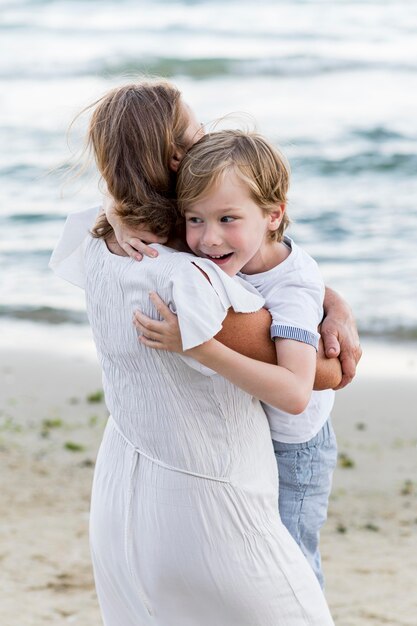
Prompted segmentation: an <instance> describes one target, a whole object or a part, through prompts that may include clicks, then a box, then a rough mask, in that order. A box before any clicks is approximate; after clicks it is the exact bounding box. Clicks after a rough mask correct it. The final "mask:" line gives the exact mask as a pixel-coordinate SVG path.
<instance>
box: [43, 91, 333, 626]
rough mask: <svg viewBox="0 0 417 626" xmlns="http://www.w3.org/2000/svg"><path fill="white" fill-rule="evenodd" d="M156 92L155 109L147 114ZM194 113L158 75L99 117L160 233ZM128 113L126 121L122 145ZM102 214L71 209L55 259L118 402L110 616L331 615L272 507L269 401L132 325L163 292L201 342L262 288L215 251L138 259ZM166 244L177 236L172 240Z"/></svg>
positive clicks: (107, 575)
mask: <svg viewBox="0 0 417 626" xmlns="http://www.w3.org/2000/svg"><path fill="white" fill-rule="evenodd" d="M145 92H146V95H144V94H145ZM133 100H134V101H135V102H136V103H137V106H136V107H135V106H132V101H133ZM128 103H130V104H129V106H127V105H128ZM145 103H146V107H145V108H147V110H149V109H150V108H151V105H152V114H151V116H150V117H151V118H152V123H150V124H148V125H147V124H144V119H143V115H142V114H143V108H144V106H145ZM127 110H129V111H130V112H131V113H132V118H131V119H130V120H129V119H126V111H127ZM121 112H123V115H122V116H120V113H121ZM187 114H188V110H187V109H186V107H185V106H184V105H183V104H182V101H181V99H180V96H179V94H178V92H177V91H176V90H175V89H173V88H172V87H171V86H169V85H164V84H157V85H151V86H146V85H139V86H131V87H130V88H122V89H120V90H115V91H113V92H112V93H110V94H109V95H108V96H105V97H104V98H103V99H102V101H101V102H99V103H98V105H97V107H96V109H95V112H94V115H93V118H92V123H91V127H90V141H91V143H92V146H93V149H94V152H95V156H96V160H97V163H98V166H99V169H100V171H101V173H102V175H103V177H104V179H105V181H106V183H107V185H108V189H109V191H110V193H111V195H112V196H113V197H114V198H115V201H116V207H117V211H118V212H119V213H120V214H121V215H123V216H124V219H125V220H126V221H129V222H130V223H131V224H132V223H136V224H138V223H139V224H142V225H143V224H146V225H147V226H148V227H149V226H151V230H152V233H153V234H152V238H154V237H155V235H156V237H162V238H165V237H166V236H167V235H170V234H171V233H172V230H173V227H175V224H176V213H175V203H174V200H173V196H172V190H173V186H172V177H171V175H170V174H169V169H168V167H171V169H172V170H175V166H176V163H177V162H179V160H180V158H181V154H182V153H183V152H184V151H185V150H186V149H187V147H188V146H187V141H188V142H189V141H190V137H191V142H192V137H193V136H194V135H193V133H192V131H190V133H189V134H188V135H187V132H188V131H189V130H190V126H191V120H190V116H189V115H187ZM123 121H124V122H125V123H126V124H127V128H128V129H129V132H127V133H124V134H123V136H124V141H123V142H121V141H120V136H121V135H120V124H122V123H123ZM141 133H142V136H145V135H146V141H145V142H144V143H143V145H142V146H141V151H140V152H138V137H140V136H141ZM194 134H195V133H194ZM158 137H159V140H158ZM161 137H164V141H161ZM144 148H146V150H144ZM138 154H140V155H141V164H140V165H137V162H138V158H137V156H138ZM141 168H142V169H141ZM164 169H165V174H164ZM144 170H147V171H148V174H149V175H148V178H147V180H145V178H144V177H143V171H144ZM162 200H163V201H162ZM161 216H162V217H161ZM95 218H96V212H95V211H90V212H85V213H84V214H78V215H74V216H71V217H70V218H69V220H68V222H67V225H66V228H65V230H64V234H63V237H62V239H61V242H60V243H59V244H58V246H57V249H56V251H55V253H54V256H53V259H52V262H51V264H52V266H53V267H54V268H55V270H56V271H57V273H58V274H60V275H61V276H62V277H64V278H66V279H69V280H71V281H72V282H75V283H76V284H78V285H80V286H84V287H85V290H86V297H87V309H88V314H89V319H90V323H91V325H92V328H93V333H94V337H95V341H96V346H97V350H98V355H99V359H100V362H101V366H102V369H103V386H104V390H105V395H106V402H107V405H108V408H109V410H110V412H111V414H112V417H111V418H110V419H109V422H108V425H107V428H106V432H105V434H104V438H103V442H102V444H101V447H100V452H99V455H98V459H97V464H96V471H95V477H94V485H93V495H92V506H91V549H92V556H93V565H94V573H95V578H96V586H97V592H98V597H99V601H100V605H101V609H102V614H103V619H104V623H105V624H106V626H113V625H114V626H116V625H117V626H120V625H123V626H137V625H138V624H144V625H145V624H158V626H187V625H190V626H191V625H196V626H197V625H198V626H206V625H207V626H209V625H210V626H212V624H222V625H223V626H232V625H236V626H237V625H239V626H245V625H247V626H257V625H259V626H261V625H262V626H268V625H271V626H272V625H274V626H275V625H276V624H280V625H282V626H290V625H291V626H301V625H302V624H310V625H312V624H313V625H315V624H317V626H319V625H320V626H326V625H327V624H332V620H331V617H330V614H329V612H328V609H327V606H326V603H325V600H324V598H323V596H322V593H321V590H320V588H319V585H318V583H317V581H316V579H315V577H314V574H313V573H312V571H311V570H310V568H309V566H308V565H307V563H306V561H305V559H304V557H303V556H302V554H301V552H300V551H299V549H298V548H297V546H296V545H295V543H294V542H293V541H292V539H291V538H290V536H289V534H288V533H287V531H286V529H285V528H284V527H283V525H282V524H281V522H280V520H279V518H278V515H277V510H276V490H277V475H276V465H275V461H274V457H273V451H272V444H271V439H270V434H269V428H268V424H267V421H266V418H265V415H264V414H263V412H262V410H261V407H260V404H259V402H258V401H256V400H254V399H253V398H251V397H250V396H249V395H248V394H246V393H244V392H243V391H241V390H239V389H238V388H236V387H234V386H233V385H231V384H230V383H228V381H226V380H225V379H223V378H221V377H219V376H213V375H212V374H213V372H210V371H209V370H205V369H204V368H202V367H201V366H199V365H198V364H196V363H194V362H192V361H191V360H189V359H186V358H184V357H179V356H178V355H175V354H171V353H159V352H155V351H151V350H148V349H147V348H146V347H145V346H143V345H142V344H140V343H139V342H138V341H137V338H136V334H135V331H134V329H133V327H132V325H131V316H132V313H133V311H134V310H135V309H137V308H140V309H141V310H143V311H144V312H145V313H147V314H148V315H150V316H152V315H154V311H153V310H152V306H151V303H150V301H149V297H148V294H149V291H150V290H155V291H157V292H158V293H159V295H160V296H161V297H162V298H163V299H164V300H165V301H166V302H170V303H171V307H172V308H173V309H174V310H175V311H176V313H177V315H178V319H179V321H180V325H181V327H182V329H183V333H182V340H183V343H184V347H185V348H191V347H193V346H195V345H199V344H200V343H202V342H204V341H206V340H208V339H209V338H211V337H213V336H214V335H215V334H216V333H217V332H218V331H219V329H220V328H221V325H222V322H223V321H224V318H225V316H226V313H227V311H228V309H229V308H230V307H232V308H233V309H234V311H236V312H237V314H238V313H239V312H240V313H246V314H247V313H251V312H254V311H257V310H258V309H260V307H261V306H262V300H261V299H260V298H259V296H258V295H257V294H256V293H253V292H252V291H251V290H249V289H248V290H246V289H245V288H244V287H243V286H242V285H241V284H237V283H236V282H234V281H233V280H232V279H229V278H228V277H227V276H226V275H225V274H223V272H221V271H220V270H217V268H215V267H213V265H212V264H211V263H210V262H208V261H204V260H201V259H195V258H194V257H192V256H191V255H188V254H185V253H174V252H173V250H172V249H170V248H169V247H163V246H158V247H157V251H158V252H159V256H158V258H157V259H154V260H150V259H144V261H143V262H142V263H140V264H137V263H135V262H133V261H132V260H131V259H129V258H128V257H126V256H125V255H126V253H125V252H124V251H123V249H122V248H120V246H119V245H118V244H117V242H116V241H115V240H113V238H112V233H111V229H110V228H109V225H108V223H107V222H106V220H105V218H103V217H99V219H98V222H97V223H96V225H95V227H94V229H93V233H94V234H95V237H96V238H93V237H91V236H90V235H89V229H90V228H92V227H93V226H94V220H95ZM150 239H151V235H149V239H148V241H149V240H150ZM168 243H169V244H170V245H174V246H175V245H176V242H175V238H172V237H171V239H170V241H169V242H168ZM200 270H201V271H200ZM207 278H209V281H207ZM251 319H252V318H251ZM245 321H246V323H247V318H246V320H245ZM267 325H268V326H269V321H268V322H267ZM263 333H264V331H263V330H262V331H261V335H262V334H263ZM253 336H254V331H253V329H252V331H251V332H250V333H249V337H248V339H249V338H250V339H252V337H253ZM248 343H249V340H248ZM254 343H255V344H256V341H255V342H254ZM253 348H254V345H253V343H252V345H250V346H249V347H248V350H251V349H253Z"/></svg>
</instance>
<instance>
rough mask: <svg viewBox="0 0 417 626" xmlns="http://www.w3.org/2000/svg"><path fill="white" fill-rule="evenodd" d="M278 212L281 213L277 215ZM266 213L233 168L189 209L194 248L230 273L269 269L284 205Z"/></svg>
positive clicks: (187, 215)
mask: <svg viewBox="0 0 417 626" xmlns="http://www.w3.org/2000/svg"><path fill="white" fill-rule="evenodd" d="M277 213H278V214H279V217H277ZM277 213H276V212H274V213H272V214H271V215H266V214H265V213H264V212H263V211H262V209H261V208H260V207H259V206H258V205H257V204H256V203H255V202H254V200H253V199H252V197H251V195H250V193H249V189H248V185H247V184H246V183H245V182H244V181H243V180H242V179H241V178H239V176H238V175H237V174H236V173H235V172H234V171H233V170H227V171H226V173H225V176H224V178H223V180H220V182H219V183H218V184H217V185H216V187H215V188H214V189H212V190H210V191H209V193H208V194H207V195H205V196H203V198H201V199H200V200H198V201H197V202H196V203H195V204H193V205H191V206H190V207H188V208H187V209H186V210H185V219H186V238H187V243H188V245H189V247H190V248H191V250H192V251H193V252H194V254H196V255H197V256H200V257H205V258H208V259H210V260H211V261H213V263H216V265H218V266H219V267H221V268H222V269H223V270H224V271H225V272H226V273H227V274H229V276H234V275H235V274H237V272H239V271H240V270H242V269H243V271H244V272H245V273H247V274H250V273H252V274H254V273H258V272H262V271H265V269H266V267H265V266H266V265H268V261H269V259H270V256H271V253H272V254H273V253H274V249H275V247H276V246H275V245H274V244H273V242H271V241H269V240H268V237H267V235H268V232H269V231H271V230H276V228H278V225H279V222H280V221H281V217H282V209H278V210H277Z"/></svg>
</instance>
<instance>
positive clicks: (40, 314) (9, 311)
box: [0, 305, 417, 341]
mask: <svg viewBox="0 0 417 626" xmlns="http://www.w3.org/2000/svg"><path fill="white" fill-rule="evenodd" d="M0 318H9V319H14V320H24V321H30V322H34V323H40V324H47V325H49V324H53V325H59V324H73V325H87V324H88V318H87V314H86V313H85V312H84V311H75V310H69V309H60V308H53V307H47V306H33V307H31V306H15V305H0ZM358 328H359V334H360V336H361V337H362V338H373V337H375V338H384V339H390V340H401V341H414V340H417V326H416V325H414V324H413V322H411V321H410V325H408V326H407V325H406V324H401V325H397V326H396V325H393V324H392V323H391V320H386V321H385V320H379V321H378V322H377V323H375V321H372V322H371V321H369V322H367V321H361V320H360V319H359V320H358Z"/></svg>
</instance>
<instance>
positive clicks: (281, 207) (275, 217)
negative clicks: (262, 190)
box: [268, 202, 286, 231]
mask: <svg viewBox="0 0 417 626" xmlns="http://www.w3.org/2000/svg"><path fill="white" fill-rule="evenodd" d="M285 208H286V204H285V202H282V203H281V204H277V205H275V206H274V210H273V211H271V213H269V214H268V217H269V224H268V230H270V231H274V230H278V228H279V225H280V224H281V222H282V218H283V217H284V213H285Z"/></svg>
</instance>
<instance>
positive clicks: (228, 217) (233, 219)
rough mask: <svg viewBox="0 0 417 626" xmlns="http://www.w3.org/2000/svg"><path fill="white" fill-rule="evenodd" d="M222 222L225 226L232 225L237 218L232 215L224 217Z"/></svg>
mask: <svg viewBox="0 0 417 626" xmlns="http://www.w3.org/2000/svg"><path fill="white" fill-rule="evenodd" d="M220 221H221V222H223V224H230V223H231V222H234V221H235V218H234V217H232V216H231V215H223V217H222V218H221V220H220Z"/></svg>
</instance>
